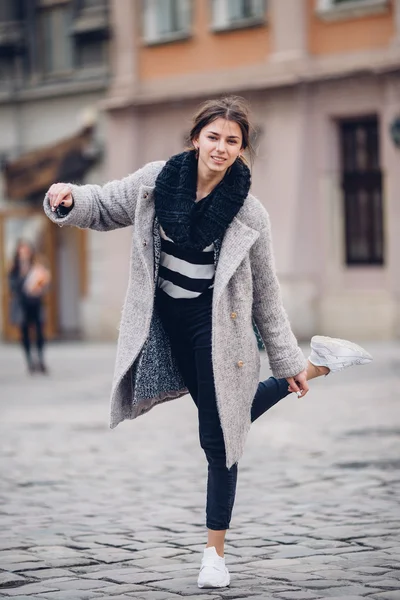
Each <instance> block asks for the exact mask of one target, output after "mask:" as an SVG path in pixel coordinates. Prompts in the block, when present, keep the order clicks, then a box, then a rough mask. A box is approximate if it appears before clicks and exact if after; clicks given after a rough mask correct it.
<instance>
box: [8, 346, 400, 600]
mask: <svg viewBox="0 0 400 600" xmlns="http://www.w3.org/2000/svg"><path fill="white" fill-rule="evenodd" d="M367 347H368V349H369V350H370V351H371V352H372V353H373V354H374V357H375V360H374V362H373V363H372V365H370V366H368V367H357V368H354V369H351V370H349V371H346V372H344V373H341V374H337V375H332V376H329V377H327V378H324V379H320V380H318V381H316V382H313V383H312V390H311V392H310V394H309V395H308V396H307V397H306V398H305V399H304V400H298V399H297V398H296V397H294V396H293V395H292V396H290V397H288V398H287V399H285V400H284V401H282V402H281V403H280V404H279V405H278V406H276V407H274V408H273V409H272V410H271V411H270V412H269V413H267V414H266V415H264V416H263V417H262V418H261V419H260V421H259V422H257V423H256V424H255V425H254V426H253V428H252V431H251V432H250V435H249V438H248V442H247V447H246V452H245V455H244V458H243V460H242V462H241V465H240V473H239V483H238V492H237V500H236V506H235V511H234V517H233V522H232V529H231V531H230V532H229V535H228V545H227V552H226V560H227V564H228V567H229V569H230V571H231V574H232V583H231V587H230V588H229V589H225V590H204V591H202V590H198V589H197V586H196V578H197V572H198V567H199V562H200V558H201V550H202V547H203V545H204V539H205V529H204V524H203V523H204V516H203V512H204V500H205V483H206V466H205V460H204V458H203V455H202V451H201V449H200V448H199V444H198V439H197V423H196V413H195V409H194V405H193V403H192V402H191V400H190V398H189V397H185V398H181V399H180V400H175V401H173V402H170V403H167V404H165V405H163V406H159V407H156V408H155V409H153V410H152V411H151V412H150V413H148V414H147V415H145V416H143V417H140V418H139V419H137V420H136V421H133V422H125V423H123V424H121V425H119V426H118V428H117V429H115V430H112V431H111V430H109V429H108V396H109V391H110V383H111V378H112V370H113V359H114V355H115V346H113V345H88V344H75V343H71V344H65V345H52V346H50V347H49V349H48V362H49V367H50V372H51V374H50V375H49V376H48V377H45V376H42V375H35V376H33V377H32V376H28V375H27V374H25V371H24V365H23V362H22V357H21V353H20V349H19V348H18V347H16V346H8V345H0V464H1V466H0V476H1V489H0V598H3V597H6V598H19V599H23V598H31V599H32V598H40V599H48V600H51V599H54V600H56V599H57V600H68V599H71V600H84V599H92V598H93V599H96V598H99V599H101V598H103V599H104V598H112V599H115V600H116V599H119V600H122V599H123V598H126V599H131V598H136V600H144V599H146V600H178V599H179V598H181V599H182V597H185V598H188V599H191V600H193V599H197V598H202V599H203V600H211V599H215V600H217V599H221V598H225V599H235V598H250V599H251V600H261V599H262V600H269V599H281V600H313V599H315V600H316V599H319V598H321V599H330V598H343V599H346V600H355V599H357V598H359V599H361V598H369V599H372V598H373V599H375V600H378V599H379V600H399V599H400V508H399V498H400V478H399V467H400V453H399V450H400V345H399V344H395V343H387V344H383V343H382V344H377V343H376V344H367ZM263 376H264V377H267V376H268V365H267V362H264V366H263Z"/></svg>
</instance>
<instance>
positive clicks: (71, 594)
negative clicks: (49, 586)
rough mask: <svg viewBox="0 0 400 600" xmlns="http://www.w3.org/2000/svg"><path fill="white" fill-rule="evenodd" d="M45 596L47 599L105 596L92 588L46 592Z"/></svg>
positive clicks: (87, 599) (91, 598)
mask: <svg viewBox="0 0 400 600" xmlns="http://www.w3.org/2000/svg"><path fill="white" fill-rule="evenodd" d="M43 597H44V598H47V600H95V599H97V598H104V596H102V595H101V594H99V593H98V592H94V591H92V590H82V591H81V590H69V591H67V590H62V591H59V592H51V593H49V594H45V595H44V596H43ZM31 598H32V596H31Z"/></svg>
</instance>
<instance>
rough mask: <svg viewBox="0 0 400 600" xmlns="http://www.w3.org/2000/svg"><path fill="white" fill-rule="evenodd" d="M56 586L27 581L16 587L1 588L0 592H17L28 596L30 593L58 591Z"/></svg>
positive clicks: (11, 593) (5, 594)
mask: <svg viewBox="0 0 400 600" xmlns="http://www.w3.org/2000/svg"><path fill="white" fill-rule="evenodd" d="M58 589H59V588H58V587H57V586H56V585H52V584H48V585H45V584H43V583H42V582H40V583H28V584H26V585H22V586H18V587H17V588H2V589H1V593H2V594H3V595H4V596H11V597H12V596H18V595H19V594H25V596H28V595H30V594H42V595H43V594H45V593H47V592H52V591H58Z"/></svg>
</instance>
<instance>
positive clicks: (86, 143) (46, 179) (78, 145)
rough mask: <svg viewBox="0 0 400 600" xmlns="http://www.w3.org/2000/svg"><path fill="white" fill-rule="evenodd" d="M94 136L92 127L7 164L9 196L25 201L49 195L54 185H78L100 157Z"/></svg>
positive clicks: (5, 169) (6, 178)
mask: <svg viewBox="0 0 400 600" xmlns="http://www.w3.org/2000/svg"><path fill="white" fill-rule="evenodd" d="M93 132H94V128H93V127H86V128H85V129H83V130H82V131H80V132H78V133H77V134H76V135H74V136H72V137H70V138H66V139H64V140H62V141H60V142H58V143H56V144H52V145H50V146H46V147H44V148H41V149H39V150H34V151H32V152H28V153H27V154H24V155H22V156H20V158H18V159H17V160H14V161H12V162H9V163H7V164H6V165H5V168H4V178H5V193H6V196H7V197H8V198H9V199H22V198H26V197H29V196H33V195H35V194H40V193H44V192H46V191H47V190H48V188H49V187H50V186H51V184H52V183H57V182H59V181H68V182H79V181H80V180H81V179H82V177H83V175H84V174H85V173H86V171H87V170H88V169H89V168H90V167H91V166H92V165H93V164H94V163H95V162H96V160H97V159H98V157H99V154H100V153H99V150H98V148H95V146H94V143H93Z"/></svg>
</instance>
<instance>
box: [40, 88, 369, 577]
mask: <svg viewBox="0 0 400 600" xmlns="http://www.w3.org/2000/svg"><path fill="white" fill-rule="evenodd" d="M250 131H251V130H250V123H249V110H248V107H247V105H246V103H245V101H244V100H243V99H241V98H238V97H228V98H222V99H219V100H211V101H208V102H206V103H205V104H203V105H202V106H201V107H200V108H199V111H198V112H197V114H196V115H195V116H194V119H193V126H192V129H191V132H190V141H191V147H190V149H189V150H187V151H185V152H183V153H181V154H177V155H175V156H173V157H172V158H170V159H169V160H168V161H167V162H164V161H159V162H152V163H149V164H147V165H146V166H144V167H143V168H142V169H140V170H139V171H137V172H135V173H133V174H132V175H129V176H128V177H126V178H125V179H122V180H120V181H113V182H110V183H108V184H106V185H105V186H103V187H100V186H97V185H83V186H76V185H71V184H68V183H56V184H53V185H52V186H51V187H50V189H49V191H48V193H47V194H46V197H45V200H44V209H45V212H46V214H47V215H48V216H49V218H50V219H52V220H53V221H54V222H56V223H58V224H68V225H75V226H79V227H89V228H92V229H96V230H100V231H109V230H112V229H117V228H121V227H126V226H129V225H133V238H132V253H131V265H130V279H129V284H128V291H127V295H126V299H125V305H124V308H123V313H122V320H121V325H120V334H119V343H118V353H117V360H116V367H115V375H114V382H113V389H112V396H111V427H115V426H116V425H117V424H118V423H119V422H120V421H122V420H124V419H133V418H135V417H137V416H139V415H140V414H143V413H144V412H146V411H148V410H150V409H151V408H152V407H153V406H154V405H156V404H157V403H159V402H162V401H165V400H170V399H172V398H177V397H179V396H182V395H184V394H186V393H187V392H188V391H189V392H190V394H191V396H192V398H193V400H194V402H195V404H196V406H197V409H198V419H199V437H200V444H201V447H202V448H203V450H204V452H205V455H206V459H207V462H208V482H207V505H206V525H207V528H208V542H207V546H206V548H205V550H204V553H203V558H202V562H201V568H200V573H199V577H198V586H199V587H201V588H202V587H210V588H219V587H225V586H227V585H229V583H230V575H229V571H228V569H227V567H226V565H225V559H224V541H225V535H226V531H227V529H228V528H229V525H230V520H231V514H232V508H233V504H234V500H235V491H236V481H237V474H238V461H239V459H240V457H241V455H242V452H243V447H244V443H245V439H246V436H247V433H248V430H249V428H250V424H251V422H252V421H254V420H255V419H257V418H258V417H260V416H261V415H262V414H263V413H264V412H266V411H267V410H268V409H269V408H271V406H273V405H274V404H276V403H277V402H278V401H279V400H280V399H282V398H284V397H285V396H287V395H288V394H289V393H290V392H295V393H297V395H298V396H299V397H304V396H305V394H306V393H307V391H308V381H309V380H310V379H313V378H314V377H318V376H320V375H322V374H328V373H329V372H330V371H339V370H341V369H343V368H345V367H347V366H351V365H354V364H364V363H367V362H369V361H370V360H371V357H370V355H369V354H368V353H367V352H365V350H363V348H361V347H360V346H356V345H355V344H352V343H351V342H347V341H344V340H338V339H333V338H323V337H320V336H315V337H314V338H313V339H312V343H311V347H312V349H311V355H310V358H309V360H308V361H306V359H305V357H304V356H303V353H302V351H301V350H300V348H299V346H298V344H297V340H296V338H295V336H294V334H293V333H292V330H291V327H290V323H289V320H288V317H287V315H286V312H285V310H284V307H283V304H282V299H281V294H280V288H279V283H278V280H277V277H276V273H275V267H274V257H273V250H272V244H271V228H270V223H269V218H268V214H267V212H266V210H265V208H264V207H263V205H262V204H261V203H260V202H259V200H257V199H256V198H255V197H254V196H253V195H251V194H250V193H249V190H250V184H251V173H250V170H249V168H248V166H247V164H246V161H245V159H244V156H243V155H244V153H245V152H246V151H249V152H250V151H251V147H250ZM253 321H254V322H255V324H256V326H257V328H258V330H259V332H260V335H261V338H262V340H263V342H264V344H265V347H266V350H267V353H268V358H269V362H270V367H271V370H272V373H273V375H274V376H273V377H270V378H269V379H267V380H266V381H262V382H261V383H259V371H260V354H259V351H258V346H257V340H256V337H255V335H254V330H253Z"/></svg>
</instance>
